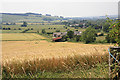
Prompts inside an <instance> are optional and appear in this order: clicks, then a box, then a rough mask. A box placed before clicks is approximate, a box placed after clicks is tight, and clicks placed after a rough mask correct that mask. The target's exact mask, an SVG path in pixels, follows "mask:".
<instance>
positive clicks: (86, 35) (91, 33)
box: [82, 27, 96, 44]
mask: <svg viewBox="0 0 120 80" xmlns="http://www.w3.org/2000/svg"><path fill="white" fill-rule="evenodd" d="M95 40H96V30H95V29H93V28H91V27H88V28H87V29H86V30H85V31H84V32H83V33H82V41H83V42H85V43H86V44H87V43H91V42H94V41H95Z"/></svg>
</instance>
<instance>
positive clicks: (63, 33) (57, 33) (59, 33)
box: [53, 32, 67, 37]
mask: <svg viewBox="0 0 120 80" xmlns="http://www.w3.org/2000/svg"><path fill="white" fill-rule="evenodd" d="M64 35H67V32H56V33H53V37H62V36H64Z"/></svg>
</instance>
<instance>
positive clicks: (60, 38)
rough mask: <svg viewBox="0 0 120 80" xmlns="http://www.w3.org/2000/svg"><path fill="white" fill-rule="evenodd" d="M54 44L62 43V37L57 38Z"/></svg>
mask: <svg viewBox="0 0 120 80" xmlns="http://www.w3.org/2000/svg"><path fill="white" fill-rule="evenodd" d="M52 41H54V42H61V41H62V37H57V38H53V40H52Z"/></svg>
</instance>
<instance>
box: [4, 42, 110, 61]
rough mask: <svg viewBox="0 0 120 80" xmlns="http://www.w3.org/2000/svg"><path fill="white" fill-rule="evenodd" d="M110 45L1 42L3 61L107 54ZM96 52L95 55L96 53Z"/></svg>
mask: <svg viewBox="0 0 120 80" xmlns="http://www.w3.org/2000/svg"><path fill="white" fill-rule="evenodd" d="M109 46H110V45H102V44H99V45H97V44H80V43H71V42H59V43H51V42H47V41H44V40H43V41H3V42H2V57H3V61H6V60H11V59H19V60H24V59H32V58H36V57H37V58H51V57H66V56H73V55H77V54H79V55H81V56H82V55H93V54H99V55H101V54H107V49H108V47H109ZM96 51H97V53H96Z"/></svg>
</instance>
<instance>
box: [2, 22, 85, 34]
mask: <svg viewBox="0 0 120 80" xmlns="http://www.w3.org/2000/svg"><path fill="white" fill-rule="evenodd" d="M64 26H65V25H35V24H33V25H28V26H27V27H21V25H2V28H11V30H2V32H3V33H20V32H22V31H23V30H25V29H31V28H33V30H29V31H27V32H29V33H33V32H37V31H40V32H41V30H42V29H45V30H46V32H56V30H60V32H66V30H67V29H70V30H74V31H75V30H79V31H84V30H85V29H83V28H78V29H75V28H73V27H67V26H66V27H67V29H66V28H64ZM19 28H20V29H21V30H19ZM14 29H15V30H14Z"/></svg>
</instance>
